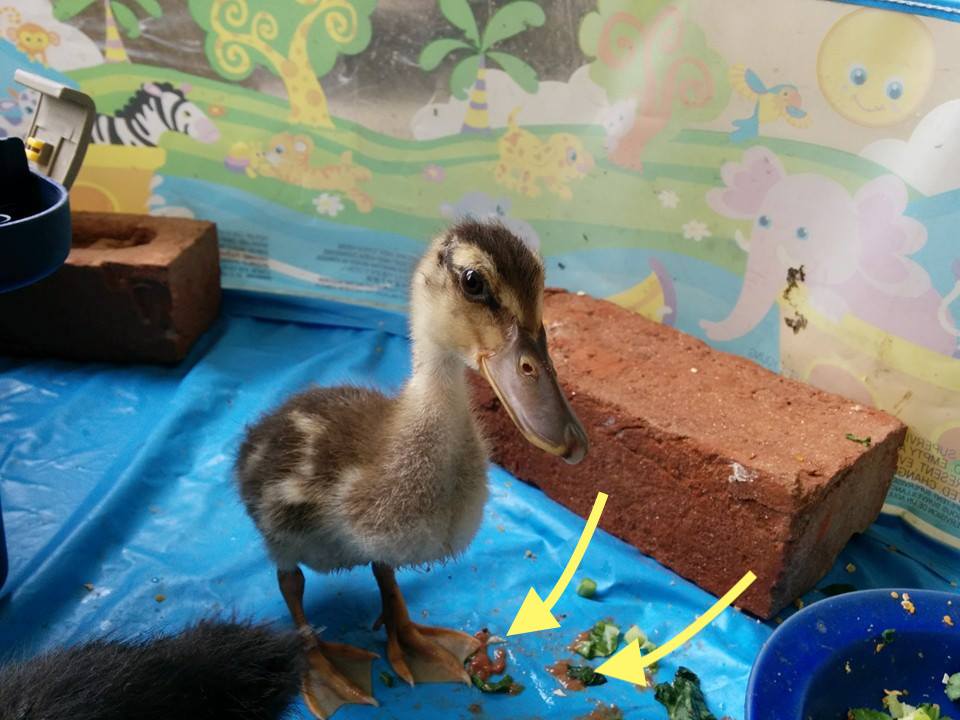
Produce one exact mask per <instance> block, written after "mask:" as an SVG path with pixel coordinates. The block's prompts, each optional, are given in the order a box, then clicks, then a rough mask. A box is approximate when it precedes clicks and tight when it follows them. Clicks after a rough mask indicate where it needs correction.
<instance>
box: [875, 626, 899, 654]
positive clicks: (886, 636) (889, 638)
mask: <svg viewBox="0 0 960 720" xmlns="http://www.w3.org/2000/svg"><path fill="white" fill-rule="evenodd" d="M896 639H897V631H896V630H892V629H890V628H887V629H886V630H884V631H883V632H882V633H880V639H879V640H878V641H877V652H880V651H881V650H883V649H884V648H885V647H886V646H887V645H890V644H892V643H893V641H894V640H896Z"/></svg>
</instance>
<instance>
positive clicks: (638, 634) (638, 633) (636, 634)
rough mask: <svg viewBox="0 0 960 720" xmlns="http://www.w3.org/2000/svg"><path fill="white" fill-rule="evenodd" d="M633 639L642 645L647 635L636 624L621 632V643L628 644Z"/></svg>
mask: <svg viewBox="0 0 960 720" xmlns="http://www.w3.org/2000/svg"><path fill="white" fill-rule="evenodd" d="M634 640H637V641H639V643H640V644H641V645H643V644H644V643H645V642H646V641H647V635H646V633H644V632H643V630H641V629H640V628H638V627H637V626H636V625H631V626H630V628H629V629H628V630H627V631H626V632H625V633H624V634H623V643H624V645H629V644H630V643H632V642H633V641H634Z"/></svg>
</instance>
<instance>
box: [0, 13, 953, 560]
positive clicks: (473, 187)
mask: <svg viewBox="0 0 960 720" xmlns="http://www.w3.org/2000/svg"><path fill="white" fill-rule="evenodd" d="M4 3H6V4H5V5H3V4H4ZM943 4H944V5H949V4H950V3H943ZM0 5H3V6H2V7H0V35H2V38H3V40H2V41H0V133H2V134H17V133H20V132H22V131H23V130H24V128H25V123H26V119H27V118H28V117H29V114H30V112H31V110H32V106H31V103H32V101H33V99H32V98H31V97H30V96H29V94H28V93H26V92H24V89H23V88H21V87H19V86H17V85H16V84H15V83H14V81H13V71H14V69H15V68H17V67H24V68H27V69H29V70H32V71H34V72H40V73H44V74H48V75H50V76H51V77H54V78H56V79H58V80H60V81H63V82H66V83H68V84H70V85H73V86H76V87H79V88H81V89H82V90H84V91H86V92H87V93H89V94H91V95H92V96H93V97H94V98H95V100H96V102H97V106H98V109H99V112H100V113H101V114H100V116H99V118H98V120H97V123H96V131H95V139H96V143H97V144H96V145H95V146H93V147H92V148H91V150H90V152H89V153H88V155H87V159H86V162H85V165H84V168H83V171H82V173H81V175H80V177H79V179H78V180H77V182H76V185H75V187H74V189H73V192H72V201H73V203H74V206H75V207H77V208H80V209H89V210H110V211H124V212H138V213H154V214H168V215H187V216H190V215H193V216H197V217H206V218H212V219H215V220H216V221H217V223H218V224H219V226H220V237H221V240H222V248H223V270H224V284H225V285H226V286H227V287H229V288H234V289H241V290H246V291H249V292H251V293H259V294H263V295H268V296H272V297H278V296H284V297H285V298H286V302H287V304H288V306H294V305H296V306H300V307H303V308H307V309H306V310H305V312H308V313H309V312H313V311H317V309H318V308H320V307H325V306H327V305H329V304H330V303H337V304H338V305H337V306H336V307H337V308H340V311H341V312H342V313H343V317H349V318H351V319H352V320H353V321H357V322H370V321H371V320H370V319H368V316H369V318H375V317H382V314H381V315H377V314H373V313H374V311H380V312H381V313H382V311H388V312H392V313H402V312H403V311H404V309H405V303H406V293H407V282H408V276H409V274H410V271H411V268H412V265H413V263H414V262H415V260H416V258H417V256H418V254H419V253H420V252H421V250H422V248H423V243H424V241H425V239H426V238H428V237H430V236H431V234H432V233H434V232H435V231H436V230H437V229H438V228H440V227H441V226H442V225H443V224H444V223H445V222H446V221H448V220H450V219H454V218H456V217H461V216H465V215H472V216H475V217H496V218H499V219H500V220H502V221H503V222H505V223H506V224H507V225H508V226H510V227H511V228H513V229H514V231H515V232H516V233H517V234H518V235H519V236H520V237H522V238H523V239H524V240H525V241H526V242H528V243H529V244H530V245H531V246H532V247H535V248H538V249H539V250H540V251H541V252H542V253H543V255H544V257H545V259H546V263H547V267H548V282H549V283H551V284H554V285H559V286H563V287H566V288H569V289H572V290H583V291H586V292H588V293H591V294H594V295H598V296H601V297H606V298H609V299H610V300H612V301H613V302H616V303H618V304H620V305H623V306H625V307H628V308H630V309H632V310H634V311H636V312H638V313H641V314H643V315H645V316H647V317H650V318H653V319H655V320H657V321H659V322H663V323H667V324H670V325H673V326H675V327H677V328H679V329H681V330H683V331H685V332H688V333H692V334H694V335H697V336H700V337H702V338H704V339H706V340H707V341H708V342H710V343H712V344H713V345H715V346H716V347H718V348H721V349H723V350H729V351H733V352H737V353H740V354H743V355H746V356H748V357H751V358H753V359H754V360H756V361H758V362H760V363H762V364H764V365H766V366H767V367H770V368H772V369H774V370H779V371H781V372H783V373H784V374H786V375H790V376H793V377H798V378H800V379H802V380H805V381H808V382H810V383H812V384H814V385H816V386H819V387H822V388H826V389H828V390H832V391H836V392H839V393H841V394H843V395H846V396H848V397H850V398H853V399H854V400H855V401H857V402H859V403H862V404H863V405H876V406H878V407H880V408H883V409H885V410H888V411H890V412H892V413H894V414H896V415H898V416H899V417H900V418H902V419H903V420H904V421H906V422H907V423H908V424H909V425H910V427H911V433H910V435H909V439H908V441H907V444H906V447H905V448H904V449H903V452H902V454H901V458H900V473H899V478H898V480H897V482H896V483H895V485H894V487H893V490H892V492H891V494H890V497H889V499H888V505H887V509H888V510H889V511H892V512H897V513H901V514H904V515H905V516H906V517H908V518H909V519H910V520H911V521H912V522H914V523H915V524H917V525H918V526H919V527H921V528H922V529H924V530H925V531H927V532H929V533H931V534H933V535H935V536H936V537H938V538H940V539H942V540H943V541H945V542H948V543H951V544H953V545H960V360H958V354H960V353H958V335H960V331H958V325H960V300H958V296H960V240H958V235H957V230H956V228H957V227H958V226H960V25H957V24H954V23H952V22H950V21H949V20H948V19H946V16H949V15H950V14H951V10H950V8H949V7H947V8H944V9H943V11H942V12H940V13H939V15H941V17H934V16H930V15H928V16H922V17H921V16H918V15H914V14H911V13H908V12H900V11H890V10H883V9H878V8H876V7H860V6H858V5H853V4H847V3H840V2H820V1H817V0H770V1H769V2H762V3H759V2H755V1H754V0H725V2H722V3H721V2H711V1H709V0H686V1H684V0H670V1H654V0H558V1H557V2H549V3H548V2H546V1H545V0H539V2H531V1H530V0H514V1H512V2H507V1H505V2H467V0H389V1H388V0H383V1H382V2H380V3H379V4H378V3H376V2H375V1H374V0H301V1H300V2H272V1H271V2H267V1H266V0H189V2H164V3H161V2H157V0H53V1H52V2H51V0H0ZM887 5H896V3H887ZM934 5H936V3H934ZM936 14H938V13H934V15H936ZM788 280H789V281H790V282H788ZM291 299H292V300H293V301H295V302H293V301H291ZM310 308H313V310H311V309H310ZM329 309H330V308H329V307H327V310H329ZM327 317H329V315H328V316H327ZM836 432H839V433H845V432H846V430H845V428H843V427H837V428H836ZM856 440H858V441H861V442H868V440H867V439H866V438H857V439H856ZM851 441H852V442H853V441H854V440H851ZM798 452H799V451H798Z"/></svg>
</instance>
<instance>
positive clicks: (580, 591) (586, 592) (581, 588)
mask: <svg viewBox="0 0 960 720" xmlns="http://www.w3.org/2000/svg"><path fill="white" fill-rule="evenodd" d="M596 594H597V583H596V581H595V580H593V579H592V578H584V579H583V580H581V581H580V584H579V585H578V586H577V595H579V596H580V597H583V598H592V597H593V596H594V595H596Z"/></svg>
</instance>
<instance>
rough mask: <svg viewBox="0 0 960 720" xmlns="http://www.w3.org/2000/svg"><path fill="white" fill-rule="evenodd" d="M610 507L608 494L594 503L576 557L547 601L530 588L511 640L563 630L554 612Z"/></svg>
mask: <svg viewBox="0 0 960 720" xmlns="http://www.w3.org/2000/svg"><path fill="white" fill-rule="evenodd" d="M606 504H607V494H606V493H602V492H601V493H597V499H596V500H595V501H594V503H593V510H591V511H590V516H589V517H588V518H587V524H586V526H585V527H584V528H583V532H582V533H580V539H579V540H578V541H577V547H576V548H574V550H573V555H571V556H570V560H569V561H568V562H567V566H566V567H565V568H564V569H563V574H561V575H560V579H559V580H557V584H556V585H554V586H553V590H551V591H550V594H549V595H547V599H546V600H541V599H540V596H539V595H537V591H536V590H534V589H533V588H530V592H528V593H527V597H526V598H525V599H524V601H523V604H522V605H521V606H520V610H518V611H517V616H516V617H515V618H514V619H513V623H512V624H511V625H510V630H509V631H508V632H507V636H508V637H509V636H510V635H522V634H523V633H529V632H537V631H539V630H552V629H553V628H558V627H560V623H558V622H557V619H556V618H555V617H554V616H553V613H552V612H550V611H551V610H552V609H553V606H554V605H556V604H557V601H558V600H559V599H560V597H561V596H562V595H563V591H564V590H566V589H567V585H569V584H570V581H571V580H573V574H574V573H575V572H576V571H577V567H578V566H579V565H580V561H581V560H583V554H584V553H585V552H586V551H587V546H588V545H589V544H590V539H591V538H592V537H593V531H594V530H596V529H597V523H599V522H600V515H602V514H603V507H604V505H606Z"/></svg>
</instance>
